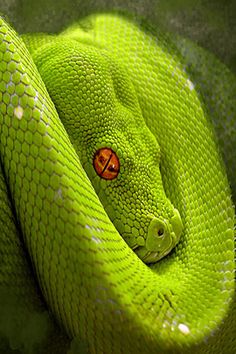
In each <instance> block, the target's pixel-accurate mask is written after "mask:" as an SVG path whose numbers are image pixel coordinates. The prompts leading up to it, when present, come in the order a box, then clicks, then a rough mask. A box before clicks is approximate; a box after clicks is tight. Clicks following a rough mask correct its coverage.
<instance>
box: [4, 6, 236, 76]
mask: <svg viewBox="0 0 236 354" xmlns="http://www.w3.org/2000/svg"><path fill="white" fill-rule="evenodd" d="M111 10H112V11H114V10H115V11H122V12H128V13H132V14H133V15H135V16H137V17H138V18H139V17H140V16H141V17H143V18H145V19H146V20H148V21H149V22H150V24H151V25H153V26H154V27H156V26H159V27H161V28H162V29H163V30H165V31H169V32H174V33H178V34H181V35H183V36H184V37H188V38H190V39H191V40H193V41H194V42H196V43H198V44H199V45H201V46H203V47H205V48H206V49H208V50H210V51H211V52H213V53H214V54H215V55H216V56H217V57H218V58H219V59H220V60H221V61H223V62H224V63H225V64H226V65H227V66H228V67H229V68H230V69H231V70H232V71H233V72H234V73H235V74H236V0H224V1H222V0H136V1H134V0H87V1H85V0H0V13H1V14H2V15H3V16H4V17H5V19H6V20H7V21H8V22H10V23H11V24H12V25H13V26H14V28H15V29H16V30H17V31H18V32H20V33H24V32H53V33H55V32H59V31H60V30H62V29H64V28H65V27H66V26H67V25H69V24H70V23H72V22H75V21H76V20H78V19H79V18H81V17H84V16H86V15H88V14H90V13H91V12H101V11H111Z"/></svg>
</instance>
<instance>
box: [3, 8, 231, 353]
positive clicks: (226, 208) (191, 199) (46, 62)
mask: <svg viewBox="0 0 236 354" xmlns="http://www.w3.org/2000/svg"><path fill="white" fill-rule="evenodd" d="M0 35H1V46H0V53H1V66H0V69H1V87H0V92H1V115H0V139H1V168H2V175H1V180H0V183H1V184H0V187H1V189H0V190H1V196H2V198H1V205H0V207H1V209H0V210H2V212H1V213H0V215H1V218H0V230H1V243H0V250H1V254H2V255H6V254H9V256H8V257H3V256H2V257H1V268H0V286H1V288H0V290H1V294H4V296H1V302H2V304H3V305H4V306H5V308H6V313H8V311H7V310H9V312H10V309H11V311H13V310H12V309H15V308H19V307H20V308H21V309H22V315H21V316H19V317H20V318H21V322H20V323H25V322H26V321H28V322H27V323H30V324H31V323H33V324H34V326H33V325H32V326H30V329H31V327H33V328H36V330H35V331H33V332H34V333H33V335H32V333H31V332H32V329H31V332H30V335H29V336H28V337H29V338H30V341H29V338H28V337H27V335H26V334H25V332H24V331H23V330H21V331H20V330H19V328H20V325H19V326H18V327H17V328H18V331H16V330H15V328H14V330H13V331H12V332H11V331H10V330H9V326H8V327H7V328H8V329H7V330H6V329H5V328H4V325H3V323H0V325H1V327H0V329H1V333H3V337H4V340H5V341H3V344H2V347H4V345H5V346H7V345H8V346H10V348H12V349H13V347H14V348H17V349H19V350H21V351H22V352H23V353H28V352H32V350H35V352H39V353H46V352H48V353H49V352H50V353H53V352H55V353H60V352H61V353H66V352H67V351H68V345H69V344H68V343H69V342H68V340H67V338H66V337H65V335H64V334H63V333H65V332H66V333H67V336H68V337H69V338H70V339H72V338H74V339H73V341H72V343H71V346H70V350H69V351H68V353H81V352H86V353H107V354H109V353H117V354H119V353H190V352H191V353H192V352H195V353H215V352H216V351H215V350H219V352H221V353H225V354H226V353H232V352H233V350H234V348H235V336H234V332H235V319H234V318H235V316H234V314H235V309H234V304H232V301H231V300H232V296H233V291H234V276H233V274H234V209H233V206H232V201H231V192H230V189H229V185H228V181H227V177H226V173H225V169H224V165H223V162H222V159H221V157H220V154H219V149H218V145H217V141H216V138H215V135H214V132H213V129H212V124H211V122H210V116H209V113H210V110H209V107H208V100H207V97H205V98H204V99H203V98H202V96H201V93H200V89H197V90H195V88H194V83H193V82H192V81H191V80H190V76H189V74H188V71H187V70H185V67H184V65H185V64H184V59H183V57H182V56H181V55H180V53H179V52H178V50H177V49H176V47H175V45H174V44H173V42H172V41H171V39H170V38H169V37H168V36H165V35H163V34H161V33H159V32H156V33H155V35H154V34H153V33H152V31H150V30H148V29H147V27H146V26H144V25H143V24H141V23H140V24H139V26H138V25H135V24H134V23H133V22H132V21H129V20H127V19H124V18H122V17H119V16H115V15H96V16H91V17H89V18H87V19H85V20H83V21H81V23H80V25H79V26H78V25H77V26H74V27H72V28H70V29H68V30H67V31H65V32H64V33H62V34H61V35H59V36H45V35H38V36H24V37H23V38H24V41H25V44H26V46H27V47H28V49H29V51H30V54H29V53H28V51H27V49H26V47H25V44H24V43H23V41H22V39H20V38H19V37H18V36H17V35H16V33H15V32H14V31H13V30H12V29H11V28H10V27H9V26H8V25H7V24H6V23H5V22H4V21H3V20H1V27H0ZM206 60H207V55H206ZM33 61H34V62H33ZM214 63H215V65H216V67H217V68H218V69H219V71H220V69H221V68H222V69H223V68H224V66H223V65H222V64H221V63H218V62H217V60H215V61H214ZM35 65H36V66H37V68H36V66H35ZM226 71H227V70H226ZM214 75H215V74H214V73H213V75H212V80H213V79H214ZM227 75H228V77H229V78H231V79H232V75H231V74H230V73H229V72H227V74H226V76H227ZM234 82H235V81H234V80H233V79H232V83H234ZM234 85H235V84H234ZM234 87H235V86H234ZM224 96H226V98H224ZM203 97H204V96H203ZM227 97H228V94H227V91H224V90H222V105H221V109H222V111H224V112H227V109H226V103H225V102H227V104H228V101H227ZM233 107H234V108H233ZM227 108H229V107H227ZM230 112H231V113H232V112H233V113H232V114H235V105H233V100H232V107H230ZM227 117H228V116H227V113H225V115H224V118H225V119H226V120H227ZM230 119H231V118H230ZM233 129H234V126H233V124H232V131H233V134H234V132H235V130H233ZM101 147H110V148H112V150H113V151H115V152H116V153H117V156H118V157H119V159H120V173H119V175H118V177H117V178H116V179H114V180H111V181H109V180H104V179H101V178H100V177H99V176H98V175H97V174H96V172H95V170H94V167H93V156H94V154H95V152H96V151H97V150H98V149H100V148H101ZM232 151H233V148H232ZM159 162H160V166H161V173H160V170H159ZM229 176H232V174H231V175H230V173H229ZM163 186H164V188H163ZM177 210H178V211H179V212H178V211H177ZM107 214H108V215H107ZM179 215H181V217H180V216H179ZM181 220H182V221H181ZM182 223H183V225H182ZM160 228H162V229H163V230H164V235H162V238H159V237H157V234H158V230H159V229H160ZM117 230H118V231H119V232H120V234H121V235H122V236H123V237H124V239H125V241H126V242H127V243H129V245H130V246H131V247H132V248H136V247H138V248H136V250H135V251H136V252H137V254H138V256H139V257H140V258H143V260H144V261H145V262H146V263H150V262H153V261H155V260H157V259H159V258H160V257H162V256H164V255H166V253H167V252H169V251H170V250H171V249H173V247H174V246H175V245H176V242H177V241H178V239H179V237H180V234H181V237H180V240H179V242H178V244H177V245H176V247H175V248H174V249H173V250H172V252H171V253H169V255H167V256H166V257H164V258H163V259H162V260H161V261H160V262H155V263H152V264H151V265H150V266H147V264H145V263H144V262H143V261H142V260H141V259H140V258H138V257H137V255H136V254H135V253H134V252H133V251H132V250H131V248H130V247H129V246H128V245H127V243H126V242H125V241H124V239H123V238H122V237H121V235H120V234H119V233H118V231H117ZM148 252H149V253H148ZM12 275H14V277H15V278H16V280H17V281H16V280H15V279H13V277H12ZM35 280H36V282H37V284H39V287H40V290H39V288H38V287H37V285H36V282H35ZM6 294H7V295H6ZM45 303H46V304H45ZM25 307H26V308H27V310H28V312H27V311H26V310H24V309H25ZM45 307H48V308H49V309H50V313H52V314H53V316H54V317H55V319H56V321H57V323H58V324H60V326H61V328H62V330H61V332H60V331H59V329H58V328H57V327H55V326H54V325H53V322H52V320H51V319H50V317H48V315H47V312H45ZM2 308H3V306H2ZM228 312H229V313H230V314H229V316H228V317H227V313H228ZM29 318H30V321H29V320H26V319H29ZM36 319H38V320H36ZM223 320H224V324H223V327H222V328H221V327H220V326H221V323H222V321H223ZM11 321H12V322H14V316H13V315H11V316H10V320H9V323H11ZM35 323H36V325H35ZM38 328H40V330H37V329H38ZM42 328H44V329H45V328H48V330H47V331H46V330H44V331H42V330H41V329H42ZM15 333H20V334H19V335H18V337H17V338H15V337H14V336H15ZM22 333H23V334H22ZM209 337H211V338H210V339H209ZM39 343H40V344H39ZM35 344H36V345H37V346H35ZM32 348H34V349H32ZM35 348H36V349H35Z"/></svg>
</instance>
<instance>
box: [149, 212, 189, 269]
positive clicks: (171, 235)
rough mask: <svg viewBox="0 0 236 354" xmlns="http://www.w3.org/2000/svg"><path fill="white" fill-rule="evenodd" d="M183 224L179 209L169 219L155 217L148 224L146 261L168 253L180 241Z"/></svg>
mask: <svg viewBox="0 0 236 354" xmlns="http://www.w3.org/2000/svg"><path fill="white" fill-rule="evenodd" d="M182 229H183V224H182V220H181V217H180V214H179V212H178V210H177V209H174V210H173V216H172V217H171V218H170V219H169V220H166V219H160V218H156V217H155V218H153V219H152V220H151V222H150V224H149V226H148V233H147V238H146V243H145V249H146V255H145V257H144V258H143V261H144V262H145V263H152V262H156V261H157V260H159V259H161V258H163V257H164V256H165V255H167V254H168V253H169V252H170V251H171V250H172V248H173V247H174V246H175V245H176V244H177V242H178V241H179V238H180V235H181V233H182Z"/></svg>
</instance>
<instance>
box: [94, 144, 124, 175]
mask: <svg viewBox="0 0 236 354" xmlns="http://www.w3.org/2000/svg"><path fill="white" fill-rule="evenodd" d="M93 167H94V169H95V171H96V172H97V174H98V176H99V177H101V178H103V179H108V180H112V179H114V178H116V177H117V176H118V174H119V172H120V161H119V158H118V156H117V155H116V153H115V152H114V151H113V150H112V149H110V148H107V147H105V148H101V149H99V150H97V151H96V152H95V154H94V158H93Z"/></svg>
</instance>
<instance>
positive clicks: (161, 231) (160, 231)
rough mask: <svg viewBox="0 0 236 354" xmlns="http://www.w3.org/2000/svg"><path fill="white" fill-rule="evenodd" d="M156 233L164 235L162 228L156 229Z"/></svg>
mask: <svg viewBox="0 0 236 354" xmlns="http://www.w3.org/2000/svg"><path fill="white" fill-rule="evenodd" d="M157 234H158V236H163V235H164V228H162V227H161V228H160V229H159V230H158V231H157Z"/></svg>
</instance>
